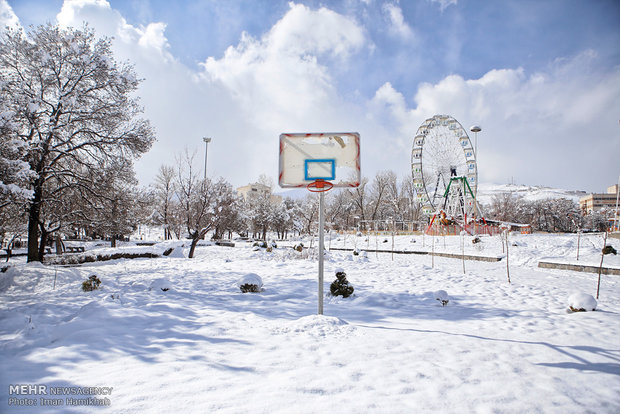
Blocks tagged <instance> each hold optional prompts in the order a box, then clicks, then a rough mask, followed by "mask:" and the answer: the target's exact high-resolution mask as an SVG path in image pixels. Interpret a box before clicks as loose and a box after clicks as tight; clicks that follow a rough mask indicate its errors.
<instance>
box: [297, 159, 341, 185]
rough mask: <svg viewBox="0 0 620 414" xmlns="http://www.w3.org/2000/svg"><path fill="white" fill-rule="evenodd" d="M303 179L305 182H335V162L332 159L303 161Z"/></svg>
mask: <svg viewBox="0 0 620 414" xmlns="http://www.w3.org/2000/svg"><path fill="white" fill-rule="evenodd" d="M304 178H305V180H306V181H314V180H326V181H329V180H335V179H336V160H335V159H333V158H332V159H329V158H327V159H313V160H305V162H304Z"/></svg>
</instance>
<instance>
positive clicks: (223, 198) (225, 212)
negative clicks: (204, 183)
mask: <svg viewBox="0 0 620 414" xmlns="http://www.w3.org/2000/svg"><path fill="white" fill-rule="evenodd" d="M213 193H214V200H213V203H214V204H213V227H214V229H215V234H214V235H213V238H214V239H221V238H222V237H223V235H224V233H226V232H229V233H230V232H232V231H236V230H238V229H239V220H240V218H239V217H240V214H239V211H240V209H241V204H242V200H241V198H240V197H239V196H238V195H237V192H236V191H235V190H233V187H232V185H231V184H230V183H228V182H227V181H226V180H224V178H222V177H220V178H219V179H218V180H217V181H216V182H215V183H213Z"/></svg>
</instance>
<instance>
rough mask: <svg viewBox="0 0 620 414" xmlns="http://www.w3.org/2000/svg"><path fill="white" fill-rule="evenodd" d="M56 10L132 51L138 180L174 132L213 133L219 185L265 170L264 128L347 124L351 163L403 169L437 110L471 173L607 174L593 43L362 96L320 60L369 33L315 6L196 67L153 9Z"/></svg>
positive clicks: (345, 56) (148, 176)
mask: <svg viewBox="0 0 620 414" xmlns="http://www.w3.org/2000/svg"><path fill="white" fill-rule="evenodd" d="M0 1H4V0H0ZM0 4H3V3H0ZM58 21H59V22H60V23H61V24H62V25H65V26H67V25H71V26H78V27H79V26H81V25H82V22H83V21H88V22H89V24H90V25H91V26H92V27H94V28H95V29H96V31H97V33H98V34H99V35H107V36H114V38H115V41H114V48H115V53H116V55H117V59H118V60H121V61H123V60H130V61H131V62H133V63H134V64H135V66H136V70H137V72H138V75H139V76H140V77H142V78H145V79H146V80H145V81H144V83H143V84H142V85H141V89H140V91H139V95H140V97H141V102H142V104H143V105H144V106H145V111H146V113H145V115H146V117H147V118H149V119H150V120H151V121H152V123H153V124H154V126H155V127H156V130H157V133H158V139H159V141H158V142H157V143H155V145H154V146H153V148H152V150H151V151H150V152H149V153H148V154H146V155H145V156H144V157H143V159H142V160H140V161H139V162H138V164H137V169H138V176H139V177H140V179H141V182H142V183H143V184H148V183H149V182H151V181H152V179H153V177H154V176H155V174H156V172H157V169H158V168H159V166H160V165H161V164H163V163H167V164H172V163H174V153H175V152H179V151H182V150H183V147H185V146H187V147H188V148H190V150H191V149H196V150H197V151H198V157H197V159H198V160H200V159H201V157H202V154H203V153H204V143H203V142H202V137H203V136H210V137H212V138H213V141H212V142H211V144H209V174H210V175H222V176H224V177H225V178H226V179H228V180H229V181H230V182H232V183H233V185H243V184H246V183H247V182H249V181H253V180H256V179H257V177H258V176H259V175H260V174H261V173H266V174H268V175H270V176H271V177H275V176H276V175H277V165H278V162H277V157H278V151H277V139H278V135H279V134H280V133H282V132H311V131H356V132H360V134H361V136H362V152H361V155H362V173H363V174H364V175H365V176H368V177H372V176H374V174H375V173H376V171H379V170H385V169H392V170H394V171H395V172H396V173H397V174H398V175H399V176H403V175H407V174H409V173H410V153H411V145H412V138H413V135H414V134H415V131H416V130H417V128H418V126H419V125H420V124H421V123H422V121H423V120H424V119H426V118H428V117H430V116H433V115H434V114H437V113H445V114H450V115H452V116H454V117H455V118H456V119H457V120H459V121H460V122H461V123H462V124H463V126H465V127H466V128H468V127H469V126H470V125H473V124H480V125H481V126H482V128H483V130H482V132H481V133H479V134H478V141H479V152H480V174H481V181H487V182H488V181H495V182H505V181H506V180H508V179H510V177H514V178H515V180H516V181H517V182H522V183H525V184H547V185H555V186H564V187H566V188H570V189H576V188H586V189H590V186H591V185H592V184H591V183H592V182H599V183H606V182H607V181H609V180H610V177H612V178H613V177H616V176H617V174H618V171H617V155H616V154H618V153H619V152H620V140H618V113H620V102H619V100H618V96H620V69H619V68H616V69H615V70H612V71H611V72H607V73H603V72H599V69H598V61H597V59H598V57H597V56H596V53H594V52H593V51H585V52H584V53H582V54H581V55H579V56H575V57H572V58H565V59H558V60H557V61H555V62H553V63H552V64H551V65H550V67H549V68H547V70H544V71H539V72H537V73H527V72H526V71H525V70H524V69H522V68H513V69H493V70H489V71H488V72H487V73H486V74H484V75H483V76H481V77H480V78H478V79H465V78H463V77H462V76H460V75H458V74H454V75H451V76H447V77H445V78H444V79H442V80H440V81H439V82H437V83H422V84H420V85H419V86H418V88H417V90H416V91H414V93H413V94H411V93H406V92H403V91H399V90H398V89H397V88H395V87H394V85H395V83H394V84H392V83H390V82H389V79H386V82H385V84H384V85H383V86H382V87H380V88H379V89H378V90H377V91H376V93H375V95H374V97H373V98H372V99H369V100H366V99H365V98H364V97H362V96H359V95H358V96H356V97H355V99H345V98H344V97H343V95H342V94H341V91H340V90H339V85H338V84H337V83H336V80H335V77H334V76H332V72H333V70H334V68H343V72H345V73H346V68H347V67H348V66H349V65H353V64H359V63H360V62H357V61H356V59H357V58H358V57H359V56H358V55H356V53H358V52H359V51H360V50H362V49H363V48H370V47H372V41H371V40H370V39H368V38H367V36H368V33H367V32H366V31H365V30H364V28H363V27H361V26H360V25H359V24H358V23H357V22H356V21H355V20H354V19H352V18H350V17H347V16H345V15H341V14H338V13H336V12H334V11H332V10H329V9H327V8H325V7H323V8H319V9H311V8H309V7H306V6H304V5H298V4H295V3H291V4H290V7H289V10H288V11H287V12H286V13H285V14H284V15H283V16H282V18H281V19H280V20H279V21H278V22H277V23H276V24H274V26H273V27H272V28H271V29H270V30H268V31H267V32H266V33H265V34H264V35H263V36H261V37H254V36H250V35H249V34H244V35H243V36H242V38H241V40H240V41H239V43H238V44H237V45H233V46H230V47H229V48H228V49H227V50H226V52H225V53H224V55H223V56H221V57H220V58H214V57H210V58H208V59H206V60H205V62H204V63H203V65H202V67H201V69H200V71H195V70H192V69H189V68H188V67H186V66H184V65H183V64H181V63H180V62H179V61H178V59H175V57H174V55H173V54H172V51H171V49H170V46H169V44H168V41H167V39H166V32H165V30H166V25H165V23H161V22H153V23H150V24H148V25H146V26H133V25H130V24H128V23H127V22H126V20H125V19H124V18H123V16H122V15H121V14H120V13H119V12H118V11H116V10H114V9H112V8H111V7H110V5H109V3H107V2H106V1H103V0H80V1H75V0H73V1H71V0H67V1H65V4H64V5H63V8H62V10H61V13H60V14H59V15H58ZM190 41H194V42H201V41H209V39H191V40H190ZM360 81H362V82H363V81H364V80H363V79H361V80H360ZM593 166H595V167H593Z"/></svg>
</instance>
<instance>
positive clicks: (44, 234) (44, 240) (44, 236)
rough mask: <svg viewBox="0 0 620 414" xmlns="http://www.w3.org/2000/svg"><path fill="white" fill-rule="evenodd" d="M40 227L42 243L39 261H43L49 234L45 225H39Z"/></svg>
mask: <svg viewBox="0 0 620 414" xmlns="http://www.w3.org/2000/svg"><path fill="white" fill-rule="evenodd" d="M39 227H40V230H41V241H40V243H39V256H38V261H39V262H42V261H43V255H44V254H45V246H46V245H47V236H49V234H50V233H49V232H48V231H47V230H46V229H45V225H44V224H41V223H39Z"/></svg>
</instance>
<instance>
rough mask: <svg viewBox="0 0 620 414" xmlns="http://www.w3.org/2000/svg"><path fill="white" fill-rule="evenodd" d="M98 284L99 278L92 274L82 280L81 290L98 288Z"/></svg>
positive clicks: (99, 283) (87, 290)
mask: <svg viewBox="0 0 620 414" xmlns="http://www.w3.org/2000/svg"><path fill="white" fill-rule="evenodd" d="M99 285H101V280H100V279H99V278H98V277H97V275H92V276H89V277H88V279H87V280H85V281H83V282H82V290H83V291H84V292H91V291H93V290H97V289H99Z"/></svg>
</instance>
